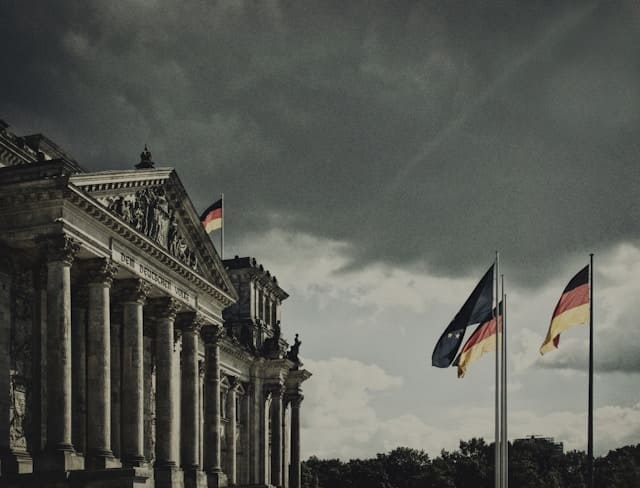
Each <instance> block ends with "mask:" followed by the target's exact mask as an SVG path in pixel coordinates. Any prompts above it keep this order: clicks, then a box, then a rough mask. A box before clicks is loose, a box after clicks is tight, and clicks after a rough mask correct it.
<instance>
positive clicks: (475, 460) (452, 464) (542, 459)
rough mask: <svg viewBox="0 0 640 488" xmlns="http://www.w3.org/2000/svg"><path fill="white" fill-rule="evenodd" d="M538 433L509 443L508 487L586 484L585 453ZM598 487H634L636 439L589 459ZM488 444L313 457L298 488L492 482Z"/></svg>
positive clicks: (637, 479)
mask: <svg viewBox="0 0 640 488" xmlns="http://www.w3.org/2000/svg"><path fill="white" fill-rule="evenodd" d="M557 446H558V445H557V444H554V443H552V442H549V441H546V440H544V439H535V441H532V442H518V441H516V442H515V444H511V443H510V444H509V484H510V486H512V487H514V488H540V487H545V488H586V486H587V483H586V480H585V474H586V464H587V456H586V454H585V453H584V452H582V451H569V452H566V453H565V452H562V450H561V449H558V448H557ZM594 472H595V486H597V487H598V488H638V487H640V444H637V445H635V446H625V447H621V448H619V449H615V450H612V451H609V453H608V454H607V455H606V456H602V457H599V458H596V459H595V462H594ZM493 473H494V447H493V443H491V444H487V443H486V442H485V441H484V439H482V438H480V439H476V438H474V439H471V440H469V441H460V447H459V449H458V450H455V451H452V452H449V451H445V450H443V451H441V453H440V456H438V457H436V458H433V459H431V458H430V457H429V455H428V454H427V453H425V452H424V451H422V450H416V449H410V448H408V447H398V448H396V449H394V450H392V451H390V452H388V453H386V454H377V455H376V457H374V458H370V459H352V460H350V461H348V462H343V461H341V460H339V459H326V460H324V459H318V458H317V457H315V456H312V457H310V458H309V459H308V460H306V461H304V462H303V463H302V472H301V475H302V488H493V486H494V478H493Z"/></svg>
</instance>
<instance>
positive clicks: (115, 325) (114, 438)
mask: <svg viewBox="0 0 640 488" xmlns="http://www.w3.org/2000/svg"><path fill="white" fill-rule="evenodd" d="M122 315H123V312H122V304H121V303H120V302H119V301H118V300H114V299H113V293H112V299H111V361H110V363H111V450H112V451H113V455H114V456H115V457H117V458H120V459H121V460H122V428H121V427H122Z"/></svg>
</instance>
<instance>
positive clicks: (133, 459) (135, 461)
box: [122, 455, 149, 468]
mask: <svg viewBox="0 0 640 488" xmlns="http://www.w3.org/2000/svg"><path fill="white" fill-rule="evenodd" d="M122 465H123V466H124V467H127V468H144V467H148V466H149V463H147V460H146V459H145V457H144V456H131V455H125V456H124V457H123V458H122Z"/></svg>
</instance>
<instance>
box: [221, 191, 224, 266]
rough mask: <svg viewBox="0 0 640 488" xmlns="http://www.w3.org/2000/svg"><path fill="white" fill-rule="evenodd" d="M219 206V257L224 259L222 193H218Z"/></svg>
mask: <svg viewBox="0 0 640 488" xmlns="http://www.w3.org/2000/svg"><path fill="white" fill-rule="evenodd" d="M220 208H221V210H222V212H221V222H220V259H224V193H220Z"/></svg>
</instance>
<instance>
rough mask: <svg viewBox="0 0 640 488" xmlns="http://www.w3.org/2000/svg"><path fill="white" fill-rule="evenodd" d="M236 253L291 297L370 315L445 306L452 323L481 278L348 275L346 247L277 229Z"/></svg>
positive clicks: (376, 270)
mask: <svg viewBox="0 0 640 488" xmlns="http://www.w3.org/2000/svg"><path fill="white" fill-rule="evenodd" d="M236 247H237V248H238V249H242V250H243V252H244V254H249V255H255V256H256V257H257V258H258V259H259V260H260V261H261V262H263V263H264V264H265V266H266V267H267V268H268V269H271V270H272V271H273V272H274V273H276V275H277V276H278V280H279V281H280V283H283V286H284V287H285V288H287V289H288V290H290V291H291V292H292V295H294V294H300V295H302V296H307V297H308V296H311V295H314V296H316V297H320V298H321V300H322V301H323V303H324V304H325V305H327V304H328V303H329V302H330V300H332V299H336V298H341V299H344V300H347V301H349V302H350V303H352V304H354V305H359V306H364V307H369V310H370V312H371V313H375V312H377V311H379V310H381V309H383V308H390V307H400V308H409V309H411V310H413V311H415V312H419V313H426V312H427V311H430V310H433V309H438V308H440V307H442V305H446V306H447V307H446V308H447V309H449V310H451V312H450V313H451V316H452V317H453V314H455V312H457V309H456V307H457V306H460V305H461V302H460V299H461V297H465V296H466V295H467V294H469V293H470V292H471V290H472V289H473V286H474V285H475V283H476V281H477V279H478V277H479V276H481V274H478V276H471V277H465V278H460V279H454V278H447V277H434V276H430V275H428V274H427V273H426V272H425V271H424V269H419V270H417V271H415V272H413V271H409V270H406V269H401V268H396V267H392V266H389V265H383V264H376V265H370V266H368V267H367V268H365V269H357V270H353V271H351V270H346V269H345V267H347V266H348V264H349V257H348V252H349V246H348V244H346V243H344V242H340V241H336V240H331V239H323V238H319V237H314V236H311V235H308V234H301V233H296V234H290V233H287V232H285V231H282V230H280V229H272V230H271V231H269V232H267V233H266V234H263V235H260V236H259V238H257V237H256V236H252V237H250V238H247V239H246V240H244V241H242V242H239V243H238V245H237V246H236ZM300 263H304V267H301V266H300ZM418 268H420V266H418Z"/></svg>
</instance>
